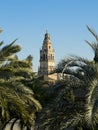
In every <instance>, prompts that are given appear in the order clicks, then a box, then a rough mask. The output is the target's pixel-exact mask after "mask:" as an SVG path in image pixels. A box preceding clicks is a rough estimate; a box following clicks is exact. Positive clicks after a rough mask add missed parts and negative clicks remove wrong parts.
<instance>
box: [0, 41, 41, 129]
mask: <svg viewBox="0 0 98 130" xmlns="http://www.w3.org/2000/svg"><path fill="white" fill-rule="evenodd" d="M15 42H16V40H14V41H13V42H12V43H11V44H8V45H6V46H4V47H2V45H3V42H0V47H1V48H0V128H1V129H2V130H3V129H4V128H5V126H6V124H7V123H8V122H9V121H10V120H12V119H15V120H14V121H13V123H12V126H11V129H12V127H13V125H14V123H15V122H16V121H17V120H20V124H21V128H22V127H24V126H27V127H28V129H30V128H31V126H33V125H34V121H35V113H36V112H37V111H39V110H40V109H41V105H40V103H39V102H38V101H37V100H36V99H35V98H34V93H33V91H32V90H31V89H29V88H28V87H27V86H26V81H27V80H28V79H32V77H33V76H34V74H33V71H32V67H31V62H30V60H28V59H25V60H18V58H17V56H15V54H16V53H17V52H19V51H20V50H21V47H20V46H19V45H15Z"/></svg>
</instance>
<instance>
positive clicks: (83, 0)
mask: <svg viewBox="0 0 98 130" xmlns="http://www.w3.org/2000/svg"><path fill="white" fill-rule="evenodd" d="M86 25H89V26H90V27H92V28H93V29H94V30H95V31H96V32H97V33H98V0H0V27H1V28H2V29H3V30H4V31H3V33H2V34H0V41H1V40H3V41H4V43H5V45H6V44H9V43H10V42H12V41H13V40H14V39H16V38H18V41H17V42H16V43H17V44H19V45H20V46H22V51H21V52H19V53H18V56H19V58H20V59H24V58H26V57H27V56H28V55H29V54H31V55H32V56H33V57H34V60H33V68H34V70H35V71H37V69H38V65H39V50H40V48H41V46H42V43H43V40H44V34H45V32H46V29H47V30H48V32H49V34H50V37H51V42H52V43H53V48H54V49H55V61H56V64H57V63H58V62H59V61H60V60H61V59H63V58H65V57H67V56H69V55H77V56H81V57H84V58H88V59H92V58H93V51H92V50H91V48H90V47H89V46H88V45H87V44H86V43H85V40H89V41H94V40H95V39H94V38H93V36H92V35H91V34H90V33H89V31H88V30H87V28H86Z"/></svg>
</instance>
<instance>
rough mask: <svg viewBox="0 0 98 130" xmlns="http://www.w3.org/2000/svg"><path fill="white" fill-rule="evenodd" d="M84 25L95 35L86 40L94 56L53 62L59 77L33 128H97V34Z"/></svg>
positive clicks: (73, 57)
mask: <svg viewBox="0 0 98 130" xmlns="http://www.w3.org/2000/svg"><path fill="white" fill-rule="evenodd" d="M87 28H88V30H89V31H90V32H91V33H92V35H93V36H94V37H95V39H96V41H95V42H88V41H86V42H87V43H88V44H89V45H90V46H91V48H92V49H93V51H94V59H93V60H92V61H90V60H88V59H85V58H81V57H78V56H70V57H68V58H66V59H64V60H62V61H61V62H60V63H59V64H58V65H57V67H56V72H58V73H61V74H62V81H61V82H59V83H58V84H56V85H55V86H54V87H53V89H52V90H53V92H52V94H54V95H55V98H54V99H53V102H51V104H48V105H47V106H46V107H44V109H43V110H42V111H41V113H40V114H39V116H38V119H37V126H38V129H37V130H42V129H43V130H44V129H48V130H51V129H52V130H67V129H73V130H75V129H77V130H97V129H98V35H97V34H96V33H95V31H94V30H92V29H91V28H90V27H88V26H87ZM66 76H67V77H68V78H67V79H68V81H67V82H66Z"/></svg>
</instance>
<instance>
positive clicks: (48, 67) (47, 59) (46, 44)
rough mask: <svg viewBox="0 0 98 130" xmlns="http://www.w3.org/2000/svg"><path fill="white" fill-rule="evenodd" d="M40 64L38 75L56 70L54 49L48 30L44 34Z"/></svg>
mask: <svg viewBox="0 0 98 130" xmlns="http://www.w3.org/2000/svg"><path fill="white" fill-rule="evenodd" d="M39 61H40V66H39V69H38V75H39V76H44V75H48V74H49V73H50V72H52V71H53V70H54V67H55V61H54V49H53V47H52V43H51V41H50V35H49V34H48V32H47V31H46V34H45V36H44V41H43V45H42V49H41V50H40V60H39Z"/></svg>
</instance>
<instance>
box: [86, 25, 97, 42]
mask: <svg viewBox="0 0 98 130" xmlns="http://www.w3.org/2000/svg"><path fill="white" fill-rule="evenodd" d="M87 29H88V30H89V31H90V32H91V33H92V35H93V36H94V37H95V38H96V40H97V41H98V35H97V33H96V32H95V30H94V29H92V28H91V27H89V26H88V25H87Z"/></svg>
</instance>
